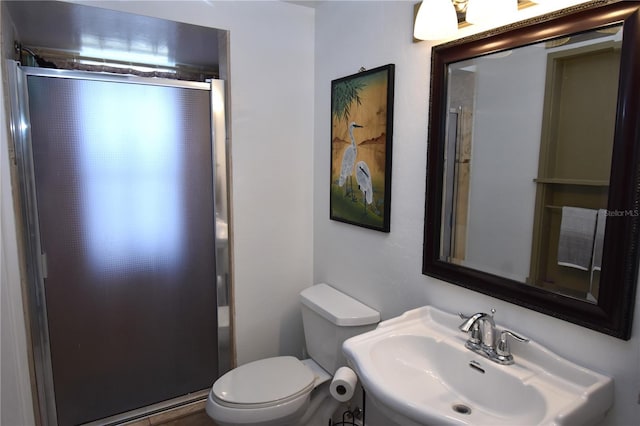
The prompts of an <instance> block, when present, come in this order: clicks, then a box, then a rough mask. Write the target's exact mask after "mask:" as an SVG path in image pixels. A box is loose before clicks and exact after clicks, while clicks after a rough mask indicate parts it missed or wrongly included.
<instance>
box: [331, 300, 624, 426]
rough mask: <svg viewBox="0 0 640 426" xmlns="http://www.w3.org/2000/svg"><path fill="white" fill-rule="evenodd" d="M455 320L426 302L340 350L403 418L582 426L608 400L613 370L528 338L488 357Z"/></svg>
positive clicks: (386, 407) (393, 414)
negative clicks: (470, 344)
mask: <svg viewBox="0 0 640 426" xmlns="http://www.w3.org/2000/svg"><path fill="white" fill-rule="evenodd" d="M461 322H462V320H460V318H459V317H458V316H457V315H453V314H449V313H446V312H443V311H440V310H438V309H435V308H433V307H431V306H427V307H424V308H419V309H415V310H412V311H408V312H406V313H404V314H403V315H401V316H399V317H397V318H393V319H390V320H388V321H384V322H382V323H380V325H379V326H378V328H377V329H375V330H374V331H370V332H368V333H365V334H362V335H359V336H356V337H353V338H351V339H349V340H347V341H346V342H345V343H344V346H343V350H344V353H345V355H346V357H347V359H348V361H349V363H350V364H351V367H352V368H353V369H354V370H355V371H356V373H357V374H358V377H359V378H360V381H361V382H362V385H363V386H364V388H365V390H366V391H367V393H368V395H369V396H370V397H371V399H372V400H373V401H375V402H376V403H377V405H379V406H380V407H379V408H380V409H381V410H382V411H384V412H385V413H386V414H387V415H388V417H389V418H391V419H394V421H396V422H398V423H399V424H402V425H443V424H452V425H459V424H475V425H492V426H493V425H510V426H511V425H519V426H520V425H581V426H582V425H592V424H597V423H598V422H599V421H601V420H602V419H603V418H604V416H605V414H606V411H607V410H608V409H609V408H610V407H611V405H612V403H613V381H612V379H611V378H609V377H606V376H603V375H602V374H599V373H596V372H594V371H590V370H588V369H586V368H583V367H580V366H578V365H576V364H573V363H571V362H569V361H567V360H565V359H563V358H560V357H559V356H557V355H555V354H554V353H552V352H551V351H549V350H547V349H545V348H543V347H542V346H540V345H539V344H537V343H535V342H533V341H531V342H528V343H517V342H516V343H513V345H512V353H513V356H514V359H515V363H514V364H513V365H500V364H497V363H494V362H492V361H491V360H489V359H486V358H484V357H482V356H480V355H477V354H475V353H474V352H472V351H470V350H468V349H467V348H465V346H464V344H465V342H466V340H467V338H468V336H467V334H466V333H463V332H461V331H459V330H458V325H459V323H461ZM498 328H500V327H498ZM516 331H517V330H516Z"/></svg>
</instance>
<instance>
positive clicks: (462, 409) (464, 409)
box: [451, 404, 471, 414]
mask: <svg viewBox="0 0 640 426" xmlns="http://www.w3.org/2000/svg"><path fill="white" fill-rule="evenodd" d="M451 408H453V411H455V412H456V413H460V414H471V407H469V406H467V405H464V404H453V405H452V406H451Z"/></svg>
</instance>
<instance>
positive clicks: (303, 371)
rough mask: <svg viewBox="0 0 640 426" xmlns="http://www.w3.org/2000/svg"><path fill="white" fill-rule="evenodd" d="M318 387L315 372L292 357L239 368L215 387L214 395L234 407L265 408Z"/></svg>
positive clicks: (217, 399)
mask: <svg viewBox="0 0 640 426" xmlns="http://www.w3.org/2000/svg"><path fill="white" fill-rule="evenodd" d="M314 387H315V375H314V373H313V372H312V371H311V370H310V369H309V368H308V367H307V366H306V365H305V364H303V363H302V362H301V361H300V360H298V359H297V358H294V357H292V356H280V357H274V358H266V359H261V360H258V361H254V362H250V363H248V364H245V365H242V366H240V367H238V368H235V369H233V370H231V371H229V372H228V373H226V374H225V375H223V376H222V377H220V378H219V379H218V380H217V381H216V382H215V383H214V385H213V388H212V390H211V394H212V396H213V397H214V399H215V400H216V402H217V403H218V404H220V405H223V406H226V407H231V408H238V409H242V408H265V407H271V406H274V405H280V404H283V403H286V402H288V401H291V400H294V399H296V398H299V397H300V396H302V395H305V394H308V393H310V392H311V390H313V388H314Z"/></svg>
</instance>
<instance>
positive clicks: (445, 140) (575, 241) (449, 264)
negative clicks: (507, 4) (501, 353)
mask: <svg viewBox="0 0 640 426" xmlns="http://www.w3.org/2000/svg"><path fill="white" fill-rule="evenodd" d="M429 114H430V116H429V146H428V164H427V194H426V206H425V228H424V232H425V235H424V252H423V273H424V274H426V275H429V276H433V277H436V278H439V279H442V280H445V281H448V282H451V283H453V284H457V285H460V286H463V287H466V288H468V289H471V290H475V291H478V292H481V293H484V294H487V295H490V296H494V297H497V298H500V299H503V300H506V301H509V302H512V303H515V304H518V305H521V306H524V307H527V308H530V309H534V310H536V311H539V312H542V313H545V314H548V315H552V316H554V317H557V318H560V319H563V320H567V321H570V322H573V323H576V324H579V325H582V326H585V327H589V328H591V329H594V330H597V331H599V332H602V333H606V334H610V335H612V336H615V337H618V338H622V339H629V338H630V335H631V322H632V321H631V320H632V316H633V310H634V302H635V291H636V283H637V278H638V254H639V252H638V243H639V242H640V241H639V240H640V231H639V226H640V168H639V165H640V2H638V1H624V2H609V1H600V2H591V3H586V4H582V5H578V6H574V7H572V8H570V9H565V10H562V11H560V12H556V13H552V14H549V15H546V16H542V17H537V18H533V19H531V20H529V21H524V22H521V23H516V24H513V25H510V26H507V27H503V28H498V29H496V30H492V31H490V32H486V33H482V34H478V35H475V36H471V37H468V38H465V39H461V40H456V41H453V42H450V43H447V44H443V45H439V46H435V47H434V48H433V50H432V70H431V107H430V113H429Z"/></svg>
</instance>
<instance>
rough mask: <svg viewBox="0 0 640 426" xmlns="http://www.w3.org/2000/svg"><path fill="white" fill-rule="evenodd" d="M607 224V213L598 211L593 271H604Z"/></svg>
mask: <svg viewBox="0 0 640 426" xmlns="http://www.w3.org/2000/svg"><path fill="white" fill-rule="evenodd" d="M606 223H607V211H606V210H604V209H600V210H598V215H597V221H596V235H595V237H594V241H593V261H592V262H591V265H592V266H591V270H592V271H599V270H601V269H602V246H603V245H604V228H605V225H606Z"/></svg>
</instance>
